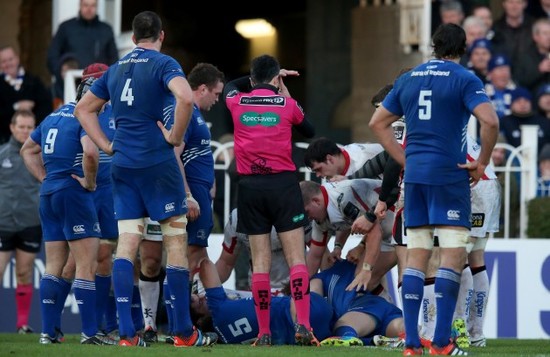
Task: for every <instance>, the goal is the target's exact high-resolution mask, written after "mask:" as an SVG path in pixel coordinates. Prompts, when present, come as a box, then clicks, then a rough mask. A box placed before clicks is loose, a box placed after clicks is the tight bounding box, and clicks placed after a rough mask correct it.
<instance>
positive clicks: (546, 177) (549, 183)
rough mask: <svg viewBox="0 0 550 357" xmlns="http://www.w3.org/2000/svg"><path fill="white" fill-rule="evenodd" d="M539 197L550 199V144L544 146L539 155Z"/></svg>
mask: <svg viewBox="0 0 550 357" xmlns="http://www.w3.org/2000/svg"><path fill="white" fill-rule="evenodd" d="M537 197H550V144H546V145H544V147H543V148H542V150H541V152H540V154H539V177H538V180H537Z"/></svg>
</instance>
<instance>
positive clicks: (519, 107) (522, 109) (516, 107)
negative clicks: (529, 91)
mask: <svg viewBox="0 0 550 357" xmlns="http://www.w3.org/2000/svg"><path fill="white" fill-rule="evenodd" d="M532 107H533V105H532V104H531V101H530V100H529V99H527V98H518V99H516V100H514V101H513V102H512V105H511V106H510V108H511V109H512V112H513V113H514V114H529V113H531V109H532Z"/></svg>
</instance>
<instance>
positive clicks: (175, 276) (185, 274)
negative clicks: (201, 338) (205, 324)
mask: <svg viewBox="0 0 550 357" xmlns="http://www.w3.org/2000/svg"><path fill="white" fill-rule="evenodd" d="M166 278H167V280H168V286H169V288H170V297H171V300H172V308H173V309H174V315H173V316H174V331H173V332H174V335H177V336H184V337H187V336H191V334H192V333H193V323H192V322H191V313H190V309H189V270H187V269H186V268H184V267H176V266H173V265H167V266H166Z"/></svg>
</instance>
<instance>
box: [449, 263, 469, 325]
mask: <svg viewBox="0 0 550 357" xmlns="http://www.w3.org/2000/svg"><path fill="white" fill-rule="evenodd" d="M473 285H474V283H473V281H472V271H471V270H470V267H469V266H467V267H466V268H464V270H462V275H461V277H460V289H459V290H458V297H457V300H456V308H455V313H454V316H453V321H454V320H456V319H462V320H464V322H465V323H466V326H468V315H469V312H470V301H472V295H473V293H474V292H473Z"/></svg>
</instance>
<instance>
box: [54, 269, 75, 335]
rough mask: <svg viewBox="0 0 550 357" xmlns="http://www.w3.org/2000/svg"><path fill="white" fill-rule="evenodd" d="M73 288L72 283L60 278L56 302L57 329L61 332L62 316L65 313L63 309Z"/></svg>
mask: <svg viewBox="0 0 550 357" xmlns="http://www.w3.org/2000/svg"><path fill="white" fill-rule="evenodd" d="M72 286H73V282H72V281H68V280H65V279H63V278H60V281H59V292H58V295H57V300H56V302H55V309H56V315H55V316H56V321H55V327H57V328H58V329H60V330H61V314H62V313H63V309H64V308H65V301H67V296H69V293H70V292H71V287H72Z"/></svg>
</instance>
